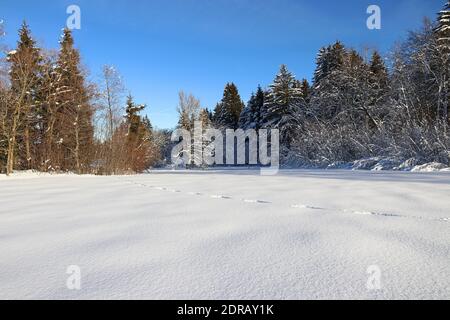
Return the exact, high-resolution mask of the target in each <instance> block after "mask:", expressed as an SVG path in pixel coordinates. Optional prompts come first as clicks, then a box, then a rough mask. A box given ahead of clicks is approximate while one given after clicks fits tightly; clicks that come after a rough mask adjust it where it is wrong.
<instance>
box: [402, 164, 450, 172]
mask: <svg viewBox="0 0 450 320" xmlns="http://www.w3.org/2000/svg"><path fill="white" fill-rule="evenodd" d="M449 169H450V168H448V167H447V166H446V165H445V164H442V163H438V162H431V163H426V164H423V165H420V166H415V167H414V168H413V169H412V170H411V172H439V171H448V170H449Z"/></svg>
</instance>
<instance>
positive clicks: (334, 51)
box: [314, 41, 346, 87]
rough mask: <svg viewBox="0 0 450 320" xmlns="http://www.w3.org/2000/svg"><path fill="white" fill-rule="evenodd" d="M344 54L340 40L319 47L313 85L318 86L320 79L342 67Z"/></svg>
mask: <svg viewBox="0 0 450 320" xmlns="http://www.w3.org/2000/svg"><path fill="white" fill-rule="evenodd" d="M345 54H346V52H345V47H344V45H343V44H342V43H341V42H340V41H337V42H336V43H335V44H334V45H331V46H328V47H326V48H322V49H320V51H319V54H318V55H317V60H316V71H315V73H314V87H318V86H320V82H321V80H322V79H324V78H326V77H327V76H328V75H330V74H331V73H332V72H333V71H335V70H339V69H341V68H342V66H343V64H344V57H345Z"/></svg>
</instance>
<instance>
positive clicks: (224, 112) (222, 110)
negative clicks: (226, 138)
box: [214, 83, 245, 129]
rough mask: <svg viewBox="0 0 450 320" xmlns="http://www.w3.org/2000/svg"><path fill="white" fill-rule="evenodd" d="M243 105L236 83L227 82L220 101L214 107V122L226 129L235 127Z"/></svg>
mask: <svg viewBox="0 0 450 320" xmlns="http://www.w3.org/2000/svg"><path fill="white" fill-rule="evenodd" d="M244 106H245V105H244V103H243V102H242V100H241V97H240V95H239V92H238V89H237V87H236V85H235V84H234V83H228V84H227V85H226V86H225V90H224V93H223V98H222V101H221V102H220V103H219V104H217V106H216V109H215V113H214V120H215V124H216V125H218V126H219V127H223V128H227V129H237V128H238V125H239V117H240V115H241V112H242V110H243V109H244Z"/></svg>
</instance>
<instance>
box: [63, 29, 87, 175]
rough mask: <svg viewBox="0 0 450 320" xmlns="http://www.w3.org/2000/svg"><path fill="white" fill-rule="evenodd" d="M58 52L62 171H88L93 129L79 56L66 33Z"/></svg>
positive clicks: (71, 39) (65, 30)
mask: <svg viewBox="0 0 450 320" xmlns="http://www.w3.org/2000/svg"><path fill="white" fill-rule="evenodd" d="M60 44H61V49H60V52H59V56H58V61H57V65H56V72H57V77H58V87H57V89H56V90H57V97H58V98H57V99H58V101H57V102H56V103H57V104H58V105H60V106H61V107H60V109H59V112H60V114H59V119H58V120H59V126H60V127H59V128H58V132H59V135H60V140H59V141H60V147H61V148H62V152H63V155H64V156H63V158H62V159H61V169H62V170H76V172H78V173H82V172H86V171H88V170H89V167H90V161H91V155H92V151H93V150H92V149H93V148H92V147H93V139H94V129H93V122H92V117H93V110H92V106H91V104H90V93H89V90H88V88H87V86H86V83H85V79H84V75H83V73H82V71H81V67H80V54H79V52H78V50H77V49H75V47H74V40H73V37H72V33H71V31H70V30H69V29H64V32H63V35H62V40H61V41H60Z"/></svg>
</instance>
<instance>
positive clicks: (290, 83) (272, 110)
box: [261, 65, 305, 150]
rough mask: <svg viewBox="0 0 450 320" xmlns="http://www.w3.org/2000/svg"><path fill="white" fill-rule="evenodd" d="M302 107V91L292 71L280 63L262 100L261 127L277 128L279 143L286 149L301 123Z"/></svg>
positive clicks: (303, 105) (303, 107) (303, 102)
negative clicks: (276, 73) (263, 100)
mask: <svg viewBox="0 0 450 320" xmlns="http://www.w3.org/2000/svg"><path fill="white" fill-rule="evenodd" d="M304 109H305V101H304V99H303V97H302V91H301V89H300V88H298V86H297V82H296V80H295V78H294V76H293V75H292V73H290V72H289V71H288V69H287V67H286V66H285V65H282V66H281V67H280V72H279V73H278V75H277V76H276V77H275V80H274V82H273V84H271V85H270V90H269V93H268V95H267V97H266V100H265V102H264V108H263V114H262V117H261V118H262V121H261V123H262V128H267V129H279V130H280V139H281V144H282V146H284V147H285V149H286V150H287V149H289V147H290V144H291V142H292V141H293V139H294V136H295V133H296V131H297V130H298V129H299V127H300V125H301V123H300V119H301V116H302V112H303V111H304Z"/></svg>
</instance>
